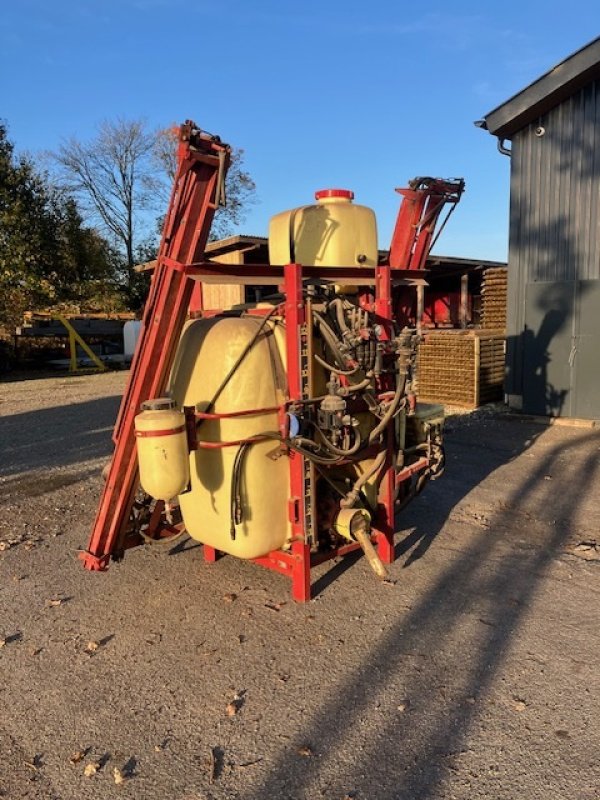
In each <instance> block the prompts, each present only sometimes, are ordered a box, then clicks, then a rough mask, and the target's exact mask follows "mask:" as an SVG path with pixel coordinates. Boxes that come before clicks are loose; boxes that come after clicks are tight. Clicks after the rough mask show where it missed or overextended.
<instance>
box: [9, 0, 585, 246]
mask: <svg viewBox="0 0 600 800" xmlns="http://www.w3.org/2000/svg"><path fill="white" fill-rule="evenodd" d="M599 22H600V7H599V6H598V4H597V2H596V3H593V2H581V1H580V0H572V1H571V2H569V3H565V2H564V0H563V2H555V1H554V0H547V2H539V1H538V0H533V1H532V2H526V0H521V2H515V1H514V0H505V1H504V2H502V3H498V2H494V3H491V2H489V3H484V2H482V1H481V0H479V2H454V3H451V2H439V1H438V0H432V1H431V2H428V3H423V4H421V5H419V4H417V3H406V2H402V1H401V0H396V1H395V2H394V0H382V1H381V2H378V1H377V0H373V2H371V3H365V2H357V1H355V0H345V1H344V0H328V2H315V0H304V2H302V3H298V2H294V3H288V2H285V0H279V1H278V2H277V1H276V0H251V1H250V2H243V0H229V2H228V1H227V0H220V2H207V1H206V0H79V1H78V2H76V1H75V0H51V1H49V0H43V1H42V0H18V2H8V0H5V1H4V2H3V3H2V4H1V8H0V97H1V98H2V104H1V106H0V116H2V118H3V119H4V120H6V122H7V123H8V126H9V134H10V137H11V138H12V140H13V141H14V142H15V144H16V146H17V148H18V149H22V150H28V151H30V152H32V153H35V152H37V151H43V150H52V149H54V148H56V147H57V146H58V144H59V143H60V140H61V139H62V138H67V137H69V136H72V135H75V136H77V137H79V138H82V139H85V138H87V137H89V136H92V135H93V132H94V127H95V125H96V124H97V123H98V122H99V121H101V120H103V119H114V118H117V117H124V118H137V117H145V118H146V119H147V120H148V122H149V124H150V125H156V126H165V125H168V124H171V123H172V122H174V121H183V120H184V119H185V118H192V119H194V120H195V121H196V122H197V123H198V124H199V125H200V126H201V127H202V128H204V129H205V130H208V131H211V132H213V133H217V134H219V135H220V136H221V138H222V139H224V140H225V141H228V142H229V143H230V144H232V145H234V146H236V147H243V148H244V150H245V152H246V166H247V169H248V170H249V172H250V173H251V174H252V176H253V178H254V179H255V181H256V184H257V189H258V198H259V202H258V204H257V205H256V206H255V207H254V208H253V209H251V211H250V213H249V214H248V217H247V219H246V221H245V223H244V224H243V225H242V227H241V229H240V231H239V232H240V233H248V234H254V235H266V232H267V227H268V220H269V217H270V216H271V215H272V214H274V213H277V212H278V211H281V210H283V209H286V208H291V207H294V206H297V205H303V204H306V203H310V202H312V198H313V194H314V191H315V190H316V189H320V188H325V187H332V186H335V187H343V188H350V189H353V190H354V192H355V195H356V202H360V203H363V204H365V205H368V206H371V207H372V208H373V209H374V210H375V211H376V213H377V217H378V223H379V235H380V242H379V245H380V247H382V248H383V247H386V246H387V245H388V243H389V238H390V235H391V231H392V228H393V223H394V220H395V216H396V212H397V207H398V201H397V199H396V198H397V195H396V194H395V193H394V188H395V187H396V186H402V185H405V184H406V181H407V180H408V179H410V178H412V177H414V176H415V175H435V176H439V177H454V176H462V177H464V178H465V179H466V182H467V191H466V194H465V197H464V200H463V201H462V202H461V204H460V206H459V207H458V209H457V210H456V212H455V214H454V215H453V217H452V220H451V222H450V223H449V224H448V227H447V229H446V230H445V231H444V234H443V236H442V238H441V239H440V242H439V244H438V246H437V248H436V250H437V252H439V253H444V254H448V255H457V256H465V257H472V258H489V259H504V258H506V253H507V240H508V184H509V160H508V159H507V158H506V157H504V156H501V155H500V154H499V153H498V152H497V150H496V140H495V139H493V138H492V137H491V136H490V135H489V134H487V133H486V132H483V131H480V130H477V129H476V128H475V127H474V126H473V121H474V120H476V119H478V118H480V117H481V116H483V115H484V114H485V113H487V112H488V111H490V110H492V109H493V108H495V107H496V106H497V105H499V104H501V103H502V102H504V101H505V100H506V99H508V98H509V97H510V96H511V95H513V94H514V93H516V92H518V91H519V90H520V89H522V88H524V87H525V86H526V85H527V84H528V83H530V82H531V81H532V80H535V79H536V78H537V77H539V76H540V75H541V74H542V73H544V72H545V71H546V70H548V69H549V68H550V67H552V66H554V65H555V64H556V63H557V62H559V61H561V60H562V59H563V58H565V57H566V56H567V55H569V54H570V53H572V52H573V51H574V50H577V49H579V48H580V47H581V46H583V45H584V44H586V43H587V42H589V41H590V40H591V39H593V38H595V37H596V36H597V35H598V33H599V32H600V31H599V28H600V25H599Z"/></svg>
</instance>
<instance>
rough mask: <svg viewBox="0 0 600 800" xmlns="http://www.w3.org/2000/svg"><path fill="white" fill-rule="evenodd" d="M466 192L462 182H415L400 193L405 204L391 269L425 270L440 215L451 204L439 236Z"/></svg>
mask: <svg viewBox="0 0 600 800" xmlns="http://www.w3.org/2000/svg"><path fill="white" fill-rule="evenodd" d="M464 188H465V182H464V180H463V179H462V178H449V179H448V180H441V179H439V178H414V180H412V181H410V182H409V186H408V188H407V189H396V191H397V192H398V194H401V195H402V203H401V205H400V210H399V211H398V218H397V219H396V227H395V228H394V233H393V236H392V242H391V246H390V255H389V261H388V264H389V266H390V267H395V268H400V269H415V270H417V269H425V262H426V261H427V256H428V255H429V251H430V250H431V248H432V247H433V243H434V240H433V235H434V233H435V227H436V225H437V222H438V219H439V217H440V214H441V213H442V210H443V208H444V206H445V205H446V204H447V203H448V204H450V209H449V211H448V215H447V216H446V219H445V220H444V222H443V223H442V226H441V227H440V229H439V231H438V236H439V234H440V233H441V231H442V229H443V227H444V225H445V224H446V222H447V220H448V217H449V216H450V214H451V213H452V211H454V209H455V207H456V204H457V203H458V202H459V201H460V198H461V195H462V193H463V191H464Z"/></svg>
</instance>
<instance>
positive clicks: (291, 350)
mask: <svg viewBox="0 0 600 800" xmlns="http://www.w3.org/2000/svg"><path fill="white" fill-rule="evenodd" d="M267 269H268V270H269V272H270V275H271V276H273V275H274V274H276V273H277V272H278V271H279V270H281V268H278V267H268V268H267ZM189 270H190V272H193V273H195V274H196V275H199V276H202V275H207V274H210V275H211V276H214V274H215V273H217V274H218V273H221V274H222V275H223V276H224V277H225V275H227V276H228V277H229V276H230V275H231V267H227V266H225V265H223V266H221V265H219V266H217V265H215V264H206V265H190V267H189ZM256 271H259V272H261V273H262V272H263V270H262V268H258V270H257V268H256V267H254V266H252V267H246V272H245V273H244V274H245V277H247V278H248V279H249V280H255V281H256V282H259V280H260V277H259V276H256V275H255V272H256ZM335 271H336V277H337V278H340V279H342V278H345V279H346V281H347V282H350V281H352V280H356V270H355V269H353V268H343V267H340V268H335ZM370 272H371V276H372V275H373V271H372V270H370ZM307 273H309V274H310V273H312V274H315V273H314V268H303V267H302V265H300V264H287V265H286V266H284V267H283V288H284V293H285V305H284V313H285V336H286V340H285V341H286V355H287V381H288V393H289V400H290V402H293V401H294V400H300V399H301V397H302V377H301V368H300V341H301V336H302V327H303V326H304V325H305V323H306V305H305V300H304V297H303V293H302V279H303V277H304V276H305V275H306V274H307ZM392 275H393V276H394V277H395V278H400V277H402V276H405V275H406V271H405V270H399V269H391V268H390V267H388V266H381V267H376V268H375V279H374V283H375V303H374V307H375V313H376V316H377V321H378V322H379V324H381V325H382V327H383V329H384V333H383V337H384V338H389V337H390V334H391V330H392V324H393V320H392ZM327 276H328V277H329V269H328V271H327ZM394 455H395V453H394V442H393V433H392V431H391V430H390V431H389V434H388V443H387V459H386V462H385V465H384V473H383V476H382V480H381V484H380V492H379V504H378V511H377V516H376V518H375V519H374V520H373V527H372V536H373V539H374V540H375V542H376V544H377V551H378V554H379V557H380V559H381V560H382V561H383V562H384V563H385V564H391V563H392V562H393V561H394V558H395V551H394V531H395V526H394V505H395V501H394V498H395V496H396V491H395V490H396V486H398V484H400V483H402V482H403V481H406V480H409V479H410V478H411V477H412V476H413V475H414V474H416V473H417V472H420V471H422V470H424V469H426V468H427V466H428V459H427V458H420V459H419V460H418V461H417V462H416V463H414V464H411V465H410V466H409V467H406V468H405V469H404V470H402V472H401V473H396V470H395V468H394ZM303 461H304V459H303V456H301V455H300V454H299V453H295V452H290V453H289V469H290V497H289V501H288V510H289V519H290V522H291V525H292V543H291V547H290V550H274V551H273V552H271V553H268V554H267V555H265V556H262V557H260V558H255V559H253V561H254V562H255V563H256V564H260V565H261V566H263V567H266V568H267V569H271V570H274V571H275V572H279V573H281V574H282V575H286V576H288V577H289V578H291V581H292V597H293V598H294V600H296V601H297V602H301V603H303V602H307V601H308V600H310V597H311V580H310V576H311V569H312V567H315V566H317V565H318V564H322V563H323V562H325V561H329V560H331V559H334V558H338V557H341V556H344V555H346V554H348V553H351V552H353V551H355V550H358V549H360V545H359V544H357V543H348V544H346V545H343V546H342V547H338V548H335V549H332V550H330V551H327V552H316V553H315V552H311V548H310V545H309V544H308V542H307V541H306V531H305V530H304V507H303V503H304V483H303V482H304V463H303ZM219 555H220V553H219V552H218V551H217V550H216V549H215V548H214V547H210V546H208V545H204V558H205V561H207V562H214V561H216V560H217V558H218V557H219Z"/></svg>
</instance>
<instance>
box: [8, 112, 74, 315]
mask: <svg viewBox="0 0 600 800" xmlns="http://www.w3.org/2000/svg"><path fill="white" fill-rule="evenodd" d="M55 211H56V210H55V208H54V207H53V204H52V200H51V197H50V193H49V192H48V190H47V186H46V185H45V184H44V181H43V179H42V178H41V176H40V175H39V174H37V172H36V170H35V167H34V165H33V163H32V161H31V160H30V159H29V158H27V157H25V156H21V157H19V158H16V157H15V155H14V147H13V144H12V142H10V141H9V139H8V136H7V129H6V125H5V124H3V123H0V321H2V322H6V323H8V324H10V325H13V324H14V323H15V322H16V321H17V320H18V318H19V317H20V316H21V315H22V312H23V310H25V308H27V306H28V305H30V303H32V302H34V303H39V302H45V301H47V300H48V299H49V298H50V297H51V296H52V277H53V273H54V270H55V266H56V264H57V261H58V254H59V250H60V243H59V237H58V235H57V218H56V213H55Z"/></svg>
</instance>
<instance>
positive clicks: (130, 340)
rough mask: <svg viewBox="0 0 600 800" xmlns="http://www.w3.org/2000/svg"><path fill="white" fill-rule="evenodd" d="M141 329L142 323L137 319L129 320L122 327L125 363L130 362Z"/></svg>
mask: <svg viewBox="0 0 600 800" xmlns="http://www.w3.org/2000/svg"><path fill="white" fill-rule="evenodd" d="M141 329H142V321H141V320H139V319H129V320H127V322H126V323H125V325H123V353H124V355H125V361H131V360H132V358H133V354H134V353H135V346H136V344H137V340H138V339H139V337H140V331H141Z"/></svg>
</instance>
